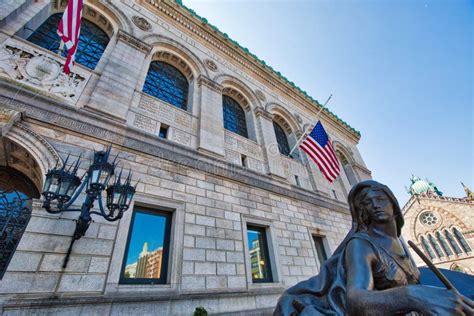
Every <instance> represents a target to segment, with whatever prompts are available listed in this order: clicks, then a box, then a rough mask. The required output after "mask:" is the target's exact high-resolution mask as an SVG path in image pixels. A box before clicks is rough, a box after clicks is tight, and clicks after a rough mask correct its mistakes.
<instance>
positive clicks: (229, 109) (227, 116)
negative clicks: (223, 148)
mask: <svg viewBox="0 0 474 316" xmlns="http://www.w3.org/2000/svg"><path fill="white" fill-rule="evenodd" d="M222 105H223V110H224V128H225V129H227V130H229V131H231V132H234V133H237V134H239V135H240V136H243V137H246V138H248V133H247V122H246V120H245V112H244V110H243V109H242V107H241V106H240V104H239V103H238V102H237V101H235V100H234V99H232V98H231V97H228V96H226V95H224V96H223V97H222Z"/></svg>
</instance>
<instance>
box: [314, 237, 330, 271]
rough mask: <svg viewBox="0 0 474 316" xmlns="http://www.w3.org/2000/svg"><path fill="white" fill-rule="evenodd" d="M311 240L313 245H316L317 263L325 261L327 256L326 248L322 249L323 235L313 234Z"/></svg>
mask: <svg viewBox="0 0 474 316" xmlns="http://www.w3.org/2000/svg"><path fill="white" fill-rule="evenodd" d="M313 241H314V246H315V247H316V253H317V254H318V259H319V263H321V265H322V264H323V263H324V261H326V260H327V258H328V257H327V254H326V250H325V249H324V240H323V237H321V236H315V235H313Z"/></svg>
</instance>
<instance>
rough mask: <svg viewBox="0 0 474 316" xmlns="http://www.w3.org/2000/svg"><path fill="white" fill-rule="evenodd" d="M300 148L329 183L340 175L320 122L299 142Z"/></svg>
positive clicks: (327, 137) (334, 154)
mask: <svg viewBox="0 0 474 316" xmlns="http://www.w3.org/2000/svg"><path fill="white" fill-rule="evenodd" d="M300 148H301V149H303V151H304V152H305V153H307V154H308V155H309V156H310V157H311V159H313V160H314V162H315V163H316V164H317V165H318V167H319V170H321V172H322V173H323V174H324V176H325V177H326V179H327V180H328V181H329V182H333V181H334V180H335V179H336V178H337V177H338V176H339V174H340V173H341V169H340V166H339V161H338V160H337V156H336V153H335V152H334V148H333V147H332V143H331V140H330V139H329V136H328V134H327V133H326V131H325V130H324V127H323V124H321V122H320V121H318V123H317V124H316V126H315V127H314V128H313V130H312V131H311V133H309V135H308V136H306V138H305V139H304V140H303V141H302V142H301V144H300Z"/></svg>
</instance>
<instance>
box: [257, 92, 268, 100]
mask: <svg viewBox="0 0 474 316" xmlns="http://www.w3.org/2000/svg"><path fill="white" fill-rule="evenodd" d="M255 95H256V96H257V98H258V99H259V100H260V101H263V102H265V101H266V100H267V98H266V97H265V94H263V92H262V91H260V90H256V91H255Z"/></svg>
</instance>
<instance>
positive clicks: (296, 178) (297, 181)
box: [295, 175, 301, 187]
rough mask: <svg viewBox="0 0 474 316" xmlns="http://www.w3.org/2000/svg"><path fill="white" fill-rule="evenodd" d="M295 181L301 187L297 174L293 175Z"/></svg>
mask: <svg viewBox="0 0 474 316" xmlns="http://www.w3.org/2000/svg"><path fill="white" fill-rule="evenodd" d="M295 181H296V185H297V186H299V187H301V183H300V177H298V176H297V175H295Z"/></svg>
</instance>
